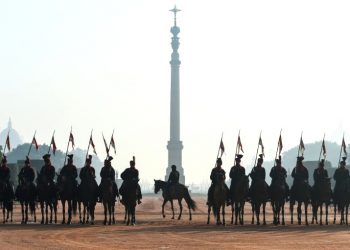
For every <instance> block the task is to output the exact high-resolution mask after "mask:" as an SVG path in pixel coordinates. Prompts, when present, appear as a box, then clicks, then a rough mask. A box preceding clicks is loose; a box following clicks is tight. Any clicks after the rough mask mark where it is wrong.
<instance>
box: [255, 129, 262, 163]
mask: <svg viewBox="0 0 350 250" xmlns="http://www.w3.org/2000/svg"><path fill="white" fill-rule="evenodd" d="M260 139H261V130H260V136H259V141H258V148H257V149H256V154H255V162H254V166H253V167H255V165H256V161H257V159H258V152H259V145H260Z"/></svg>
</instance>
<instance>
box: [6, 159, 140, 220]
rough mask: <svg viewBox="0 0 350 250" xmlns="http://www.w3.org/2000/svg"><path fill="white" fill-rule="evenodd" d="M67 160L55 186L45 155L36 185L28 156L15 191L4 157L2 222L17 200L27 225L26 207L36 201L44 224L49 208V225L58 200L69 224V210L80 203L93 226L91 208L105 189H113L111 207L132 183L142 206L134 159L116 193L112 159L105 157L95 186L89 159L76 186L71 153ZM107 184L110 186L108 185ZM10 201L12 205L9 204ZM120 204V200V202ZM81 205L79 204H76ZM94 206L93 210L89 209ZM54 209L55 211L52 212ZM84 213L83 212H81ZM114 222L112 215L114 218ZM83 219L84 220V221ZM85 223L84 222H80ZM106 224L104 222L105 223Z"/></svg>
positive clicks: (53, 169)
mask: <svg viewBox="0 0 350 250" xmlns="http://www.w3.org/2000/svg"><path fill="white" fill-rule="evenodd" d="M67 156H68V161H67V164H66V165H65V166H64V167H63V168H62V169H61V171H60V173H59V175H58V177H57V183H56V182H55V177H56V171H55V167H54V166H53V165H52V164H51V160H50V154H45V155H44V156H43V159H44V166H42V168H41V170H40V173H39V174H38V177H37V180H36V184H35V183H34V179H35V172H34V169H33V168H32V167H31V162H30V159H29V158H28V157H27V158H26V160H25V163H24V166H23V168H22V169H21V170H20V173H19V174H18V180H19V185H18V187H17V188H16V191H14V189H13V186H12V184H11V183H10V174H11V173H10V169H9V168H8V166H7V158H6V156H3V159H2V160H1V166H0V184H1V185H0V202H1V203H2V205H3V216H4V222H5V221H6V220H8V219H9V218H8V216H9V211H10V210H11V209H10V208H11V206H12V205H13V199H17V200H19V201H20V202H21V205H22V223H27V221H28V207H29V209H30V210H34V209H35V202H36V201H39V202H40V205H41V212H42V221H41V223H42V224H43V223H45V221H44V206H45V205H46V224H47V223H48V213H47V209H48V207H49V208H50V209H51V217H50V222H52V209H53V210H54V212H55V222H57V219H56V210H57V201H58V200H59V199H61V200H62V201H63V200H65V201H67V202H68V221H67V223H68V224H70V223H71V219H72V218H71V215H72V209H73V207H74V205H76V204H77V202H81V203H83V205H84V207H85V203H86V208H87V210H88V215H87V218H89V213H90V215H91V217H92V218H91V219H92V220H91V222H92V223H93V216H94V215H93V214H91V212H92V211H91V210H93V209H94V206H95V204H96V202H98V201H101V202H102V200H103V197H104V195H105V193H106V192H108V188H110V189H111V190H112V192H111V195H110V196H111V198H110V200H111V201H110V202H111V203H113V204H111V205H113V206H114V202H115V201H116V198H119V193H120V195H121V196H122V197H123V198H124V195H125V193H126V192H127V188H128V187H127V186H128V183H131V182H132V183H135V188H136V199H137V202H138V204H140V203H141V199H142V194H141V188H140V186H139V184H138V181H139V172H138V170H137V169H136V167H135V165H136V163H135V158H134V157H133V160H131V161H130V167H129V168H126V169H125V170H124V172H123V173H122V174H121V178H122V180H123V184H122V185H121V187H120V189H119V191H118V187H117V184H116V182H115V170H114V169H113V167H112V164H111V161H112V160H113V157H111V156H108V158H107V159H106V160H105V161H104V167H103V168H102V169H101V172H100V176H101V183H100V185H98V184H97V182H96V180H95V178H96V174H95V169H94V167H93V166H92V165H91V163H92V156H91V155H89V156H88V157H87V159H86V162H85V166H84V167H83V168H82V169H81V171H80V173H79V177H80V179H81V183H80V184H79V185H78V182H77V180H76V179H77V177H78V172H77V168H76V166H75V165H74V163H73V154H70V155H67ZM109 184H110V186H109ZM104 187H106V188H107V189H106V192H104ZM11 202H12V204H11ZM121 202H122V203H123V199H122V200H121ZM79 205H80V203H79ZM92 206H93V207H92ZM55 207H56V210H55ZM5 209H7V210H8V213H7V218H6V219H5ZM63 209H64V210H63V211H65V205H64V203H63ZM84 212H85V209H84ZM63 218H64V219H63V221H62V223H65V212H64V213H63ZM113 219H114V215H113ZM83 220H85V217H84V218H83ZM83 222H85V221H83ZM105 223H106V221H105Z"/></svg>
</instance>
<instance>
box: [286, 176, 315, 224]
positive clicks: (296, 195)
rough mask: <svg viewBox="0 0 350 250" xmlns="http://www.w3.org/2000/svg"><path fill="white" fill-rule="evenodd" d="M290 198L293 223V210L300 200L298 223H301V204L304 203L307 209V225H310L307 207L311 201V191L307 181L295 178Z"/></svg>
mask: <svg viewBox="0 0 350 250" xmlns="http://www.w3.org/2000/svg"><path fill="white" fill-rule="evenodd" d="M291 194H292V195H291V199H290V215H291V224H293V210H294V204H295V202H298V208H297V215H298V224H299V225H301V214H302V212H301V205H302V203H304V209H305V210H304V211H305V225H307V226H308V225H309V222H308V219H307V207H308V205H309V202H310V198H311V193H310V186H309V183H308V182H307V181H304V180H297V179H294V183H293V187H292V191H291Z"/></svg>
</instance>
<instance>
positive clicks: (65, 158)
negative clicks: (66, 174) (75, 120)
mask: <svg viewBox="0 0 350 250" xmlns="http://www.w3.org/2000/svg"><path fill="white" fill-rule="evenodd" d="M71 134H72V126H70V133H69V137H68V144H67V150H66V155H65V157H64V163H63V166H65V165H66V160H67V154H68V148H69V143H70V135H71Z"/></svg>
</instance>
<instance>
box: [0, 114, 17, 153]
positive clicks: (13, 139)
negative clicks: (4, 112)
mask: <svg viewBox="0 0 350 250" xmlns="http://www.w3.org/2000/svg"><path fill="white" fill-rule="evenodd" d="M9 130H10V146H11V149H14V148H16V147H17V146H18V145H20V144H22V139H21V137H20V135H19V134H18V132H17V131H16V130H15V129H13V127H12V122H11V119H9V122H8V125H7V128H6V129H4V130H2V131H1V133H0V146H1V147H4V145H5V141H6V137H7V133H8V131H9ZM7 150H8V149H6V151H7Z"/></svg>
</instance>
